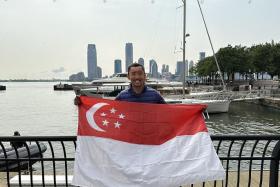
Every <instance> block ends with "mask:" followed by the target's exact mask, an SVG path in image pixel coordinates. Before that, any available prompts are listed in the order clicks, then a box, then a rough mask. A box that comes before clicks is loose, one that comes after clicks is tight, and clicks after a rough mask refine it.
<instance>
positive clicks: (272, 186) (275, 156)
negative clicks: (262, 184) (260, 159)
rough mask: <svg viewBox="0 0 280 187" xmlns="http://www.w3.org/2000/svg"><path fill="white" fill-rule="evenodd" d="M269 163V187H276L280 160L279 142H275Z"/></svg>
mask: <svg viewBox="0 0 280 187" xmlns="http://www.w3.org/2000/svg"><path fill="white" fill-rule="evenodd" d="M271 156H272V160H271V162H270V177H269V187H278V176H279V160H280V141H278V142H277V144H276V145H275V147H274V149H273V151H272V155H271Z"/></svg>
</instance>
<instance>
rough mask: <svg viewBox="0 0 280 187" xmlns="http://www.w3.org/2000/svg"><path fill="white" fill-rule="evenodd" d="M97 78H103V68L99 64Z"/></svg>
mask: <svg viewBox="0 0 280 187" xmlns="http://www.w3.org/2000/svg"><path fill="white" fill-rule="evenodd" d="M97 78H102V69H101V67H99V66H97Z"/></svg>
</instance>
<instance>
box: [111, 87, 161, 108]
mask: <svg viewBox="0 0 280 187" xmlns="http://www.w3.org/2000/svg"><path fill="white" fill-rule="evenodd" d="M115 100H118V101H129V102H139V103H159V104H165V103H166V102H165V101H164V99H163V98H162V96H161V95H160V94H159V93H158V92H157V91H156V90H155V89H153V88H150V87H147V86H145V87H144V90H143V92H142V93H140V94H137V93H135V92H134V91H133V89H132V87H131V86H130V87H129V88H128V89H126V90H123V91H121V93H119V95H118V96H117V97H116V98H115Z"/></svg>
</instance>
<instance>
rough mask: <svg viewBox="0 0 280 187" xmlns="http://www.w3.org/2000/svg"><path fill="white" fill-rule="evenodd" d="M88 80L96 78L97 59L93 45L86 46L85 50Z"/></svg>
mask: <svg viewBox="0 0 280 187" xmlns="http://www.w3.org/2000/svg"><path fill="white" fill-rule="evenodd" d="M87 66H88V80H90V81H91V80H93V79H96V78H97V57H96V47H95V44H88V48H87Z"/></svg>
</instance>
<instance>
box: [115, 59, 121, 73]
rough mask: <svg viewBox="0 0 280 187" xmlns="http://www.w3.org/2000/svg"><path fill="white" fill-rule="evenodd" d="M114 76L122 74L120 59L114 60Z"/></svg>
mask: <svg viewBox="0 0 280 187" xmlns="http://www.w3.org/2000/svg"><path fill="white" fill-rule="evenodd" d="M114 67H115V68H114V74H117V73H121V72H122V61H121V60H120V59H116V60H115V62H114Z"/></svg>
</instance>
